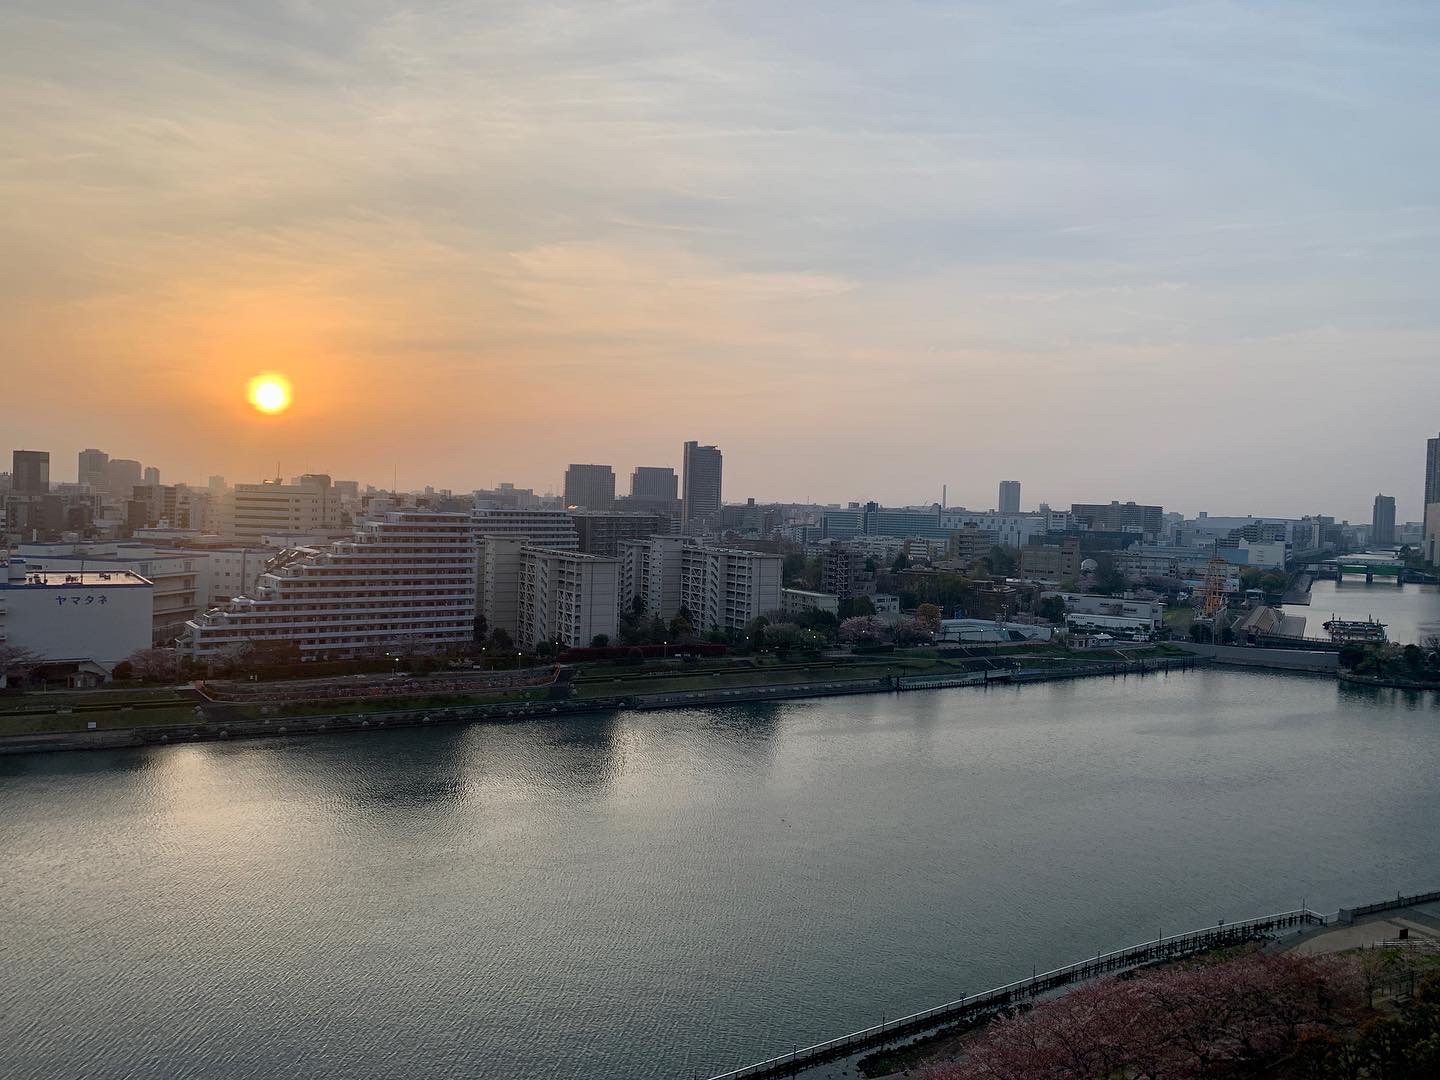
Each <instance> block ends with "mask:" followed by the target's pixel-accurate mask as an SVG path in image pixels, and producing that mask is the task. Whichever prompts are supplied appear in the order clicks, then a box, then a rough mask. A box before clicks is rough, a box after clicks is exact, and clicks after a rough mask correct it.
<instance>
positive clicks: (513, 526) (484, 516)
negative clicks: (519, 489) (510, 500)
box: [470, 506, 580, 551]
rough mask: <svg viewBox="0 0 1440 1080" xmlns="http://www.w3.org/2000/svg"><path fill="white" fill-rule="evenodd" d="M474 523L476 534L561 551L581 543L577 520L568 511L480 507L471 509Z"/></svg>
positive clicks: (574, 548) (471, 522) (472, 526)
mask: <svg viewBox="0 0 1440 1080" xmlns="http://www.w3.org/2000/svg"><path fill="white" fill-rule="evenodd" d="M470 524H471V528H473V529H474V531H475V535H476V536H498V537H508V538H510V539H512V540H525V541H528V542H529V543H530V544H531V545H532V546H533V547H547V548H557V549H559V550H561V551H576V550H578V549H579V546H580V538H579V535H578V534H577V533H576V531H575V522H574V521H573V520H572V518H571V516H570V514H569V513H567V512H566V511H565V510H541V509H536V508H526V509H520V508H518V507H489V506H477V507H476V508H475V509H474V510H472V511H470Z"/></svg>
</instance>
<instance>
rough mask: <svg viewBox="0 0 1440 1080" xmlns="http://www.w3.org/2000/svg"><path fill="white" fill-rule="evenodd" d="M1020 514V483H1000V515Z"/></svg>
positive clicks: (1005, 481)
mask: <svg viewBox="0 0 1440 1080" xmlns="http://www.w3.org/2000/svg"><path fill="white" fill-rule="evenodd" d="M1019 512H1020V481H1019V480H1001V481H1000V513H1002V514H1018V513H1019Z"/></svg>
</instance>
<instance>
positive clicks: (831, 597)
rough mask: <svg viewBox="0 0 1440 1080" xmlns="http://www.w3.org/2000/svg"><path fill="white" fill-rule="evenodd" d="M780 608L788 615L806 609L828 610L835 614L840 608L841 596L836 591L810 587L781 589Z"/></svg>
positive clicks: (796, 613)
mask: <svg viewBox="0 0 1440 1080" xmlns="http://www.w3.org/2000/svg"><path fill="white" fill-rule="evenodd" d="M780 610H781V611H783V612H785V614H787V615H798V614H800V613H802V612H806V611H828V612H829V613H830V614H831V615H834V614H836V613H837V612H839V610H840V598H839V597H838V596H836V595H835V594H834V593H827V592H811V591H810V590H809V589H781V590H780Z"/></svg>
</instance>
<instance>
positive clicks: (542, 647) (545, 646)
mask: <svg viewBox="0 0 1440 1080" xmlns="http://www.w3.org/2000/svg"><path fill="white" fill-rule="evenodd" d="M535 655H536V656H554V655H555V643H554V642H553V641H537V642H535Z"/></svg>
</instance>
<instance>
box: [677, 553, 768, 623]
mask: <svg viewBox="0 0 1440 1080" xmlns="http://www.w3.org/2000/svg"><path fill="white" fill-rule="evenodd" d="M783 563H784V560H783V559H782V558H781V556H779V555H769V554H765V553H763V552H758V551H740V550H736V549H733V548H714V547H699V546H690V547H684V548H681V550H680V606H681V607H682V608H684V609H685V610H687V611H689V612H690V620H691V622H692V623H693V624H694V626H695V628H696V629H697V630H709V629H711V628H713V627H719V628H720V629H722V630H730V629H735V630H741V629H744V627H745V624H746V623H748V622H749V621H750V620H751V619H753V618H755V617H756V616H759V615H765V614H768V613H770V612H772V611H779V610H780V607H781V600H780V590H781V583H782V574H781V567H782V565H783Z"/></svg>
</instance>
